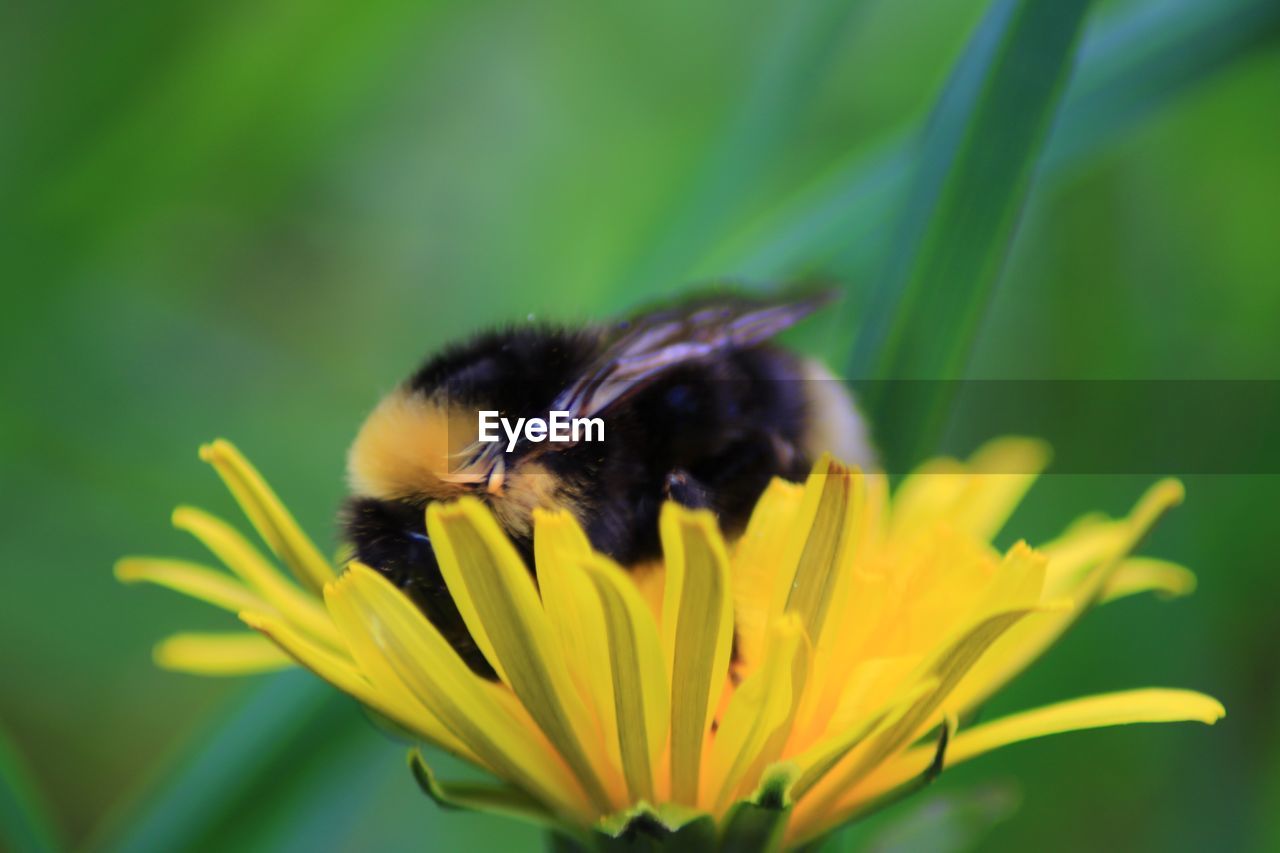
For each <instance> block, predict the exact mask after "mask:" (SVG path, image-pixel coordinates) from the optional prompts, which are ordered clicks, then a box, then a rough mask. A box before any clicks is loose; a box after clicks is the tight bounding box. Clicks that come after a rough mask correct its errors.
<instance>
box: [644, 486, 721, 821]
mask: <svg viewBox="0 0 1280 853" xmlns="http://www.w3.org/2000/svg"><path fill="white" fill-rule="evenodd" d="M659 527H660V529H661V533H662V552H663V555H664V557H665V561H666V565H667V581H666V589H665V601H664V602H663V605H662V617H663V625H662V641H663V651H664V653H665V655H666V677H667V680H668V683H669V684H670V685H671V798H672V799H673V800H675V801H676V802H679V803H684V804H685V805H695V804H696V803H697V801H698V790H699V787H700V773H701V769H702V754H703V748H704V746H705V745H706V737H707V733H708V730H709V729H710V726H711V720H712V717H713V716H714V715H715V711H716V702H717V701H718V699H719V697H720V694H721V693H722V692H723V690H724V685H725V678H726V677H727V675H728V668H729V653H730V648H731V646H732V645H733V601H732V597H731V592H730V588H729V558H728V555H727V554H726V553H725V547H724V541H723V540H722V539H721V538H720V531H719V530H718V529H717V527H716V522H715V516H713V515H712V514H711V513H710V512H707V511H706V510H699V511H696V512H694V511H690V510H687V509H684V508H683V507H680V506H678V505H677V504H674V503H668V504H666V505H665V506H664V507H663V508H662V515H661V519H660V523H659Z"/></svg>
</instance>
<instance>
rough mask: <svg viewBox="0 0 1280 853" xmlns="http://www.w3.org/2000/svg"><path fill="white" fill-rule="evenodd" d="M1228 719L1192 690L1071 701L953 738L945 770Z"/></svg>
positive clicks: (913, 757)
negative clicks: (1000, 752) (989, 757)
mask: <svg viewBox="0 0 1280 853" xmlns="http://www.w3.org/2000/svg"><path fill="white" fill-rule="evenodd" d="M1225 714H1226V711H1225V709H1224V708H1223V707H1222V703H1220V702H1219V701H1218V700H1217V699H1214V698H1213V697H1211V696H1206V695H1204V694H1203V693H1197V692H1196V691H1194V690H1176V689H1168V688H1145V689H1140V690H1122V691H1118V692H1116V693H1102V694H1098V695H1096V696H1085V697H1081V698H1079V699H1069V700H1067V701H1065V702H1058V703H1056V704H1053V705H1046V706H1044V707H1043V708H1036V709H1034V710H1030V711H1022V712H1020V713H1017V714H1011V715H1009V716H1007V717H1003V718H1001V719H998V720H991V721H990V722H986V723H982V724H980V725H977V726H974V727H973V728H971V729H968V730H966V731H962V732H960V733H959V734H958V735H956V736H955V737H954V738H952V740H951V743H950V745H949V746H948V748H947V753H946V766H947V767H952V766H954V765H956V764H959V763H961V762H962V761H968V760H969V759H971V758H976V757H978V756H979V755H982V754H984V753H987V752H990V751H992V750H993V749H998V748H1000V747H1002V746H1008V745H1009V744H1013V743H1018V742H1020V741H1024V740H1031V739H1033V738H1038V737H1045V736H1047V735H1054V734H1062V733H1064V732H1073V731H1083V730H1085V729H1098V728H1105V727H1107V726H1122V725H1129V724H1131V723H1177V722H1200V723H1205V724H1207V725H1213V723H1215V722H1216V721H1218V720H1219V719H1221V718H1222V717H1223V716H1224V715H1225ZM933 759H934V748H933V747H932V746H918V747H915V748H914V749H911V750H909V751H907V752H905V753H903V754H902V755H900V756H899V757H897V758H895V759H893V760H892V761H890V762H888V763H886V764H885V765H884V766H882V767H881V768H880V769H878V770H877V771H876V772H875V773H873V774H871V775H870V776H868V777H867V778H866V779H865V780H864V781H863V782H862V783H861V784H859V785H858V786H857V787H856V788H853V789H851V790H849V791H848V792H846V794H845V795H844V796H843V797H842V799H841V801H840V802H839V804H838V805H837V807H836V808H835V809H833V810H832V811H831V812H830V813H829V814H828V815H826V816H825V817H824V819H823V820H821V821H820V823H819V824H818V825H816V826H814V827H813V828H811V829H806V831H805V833H804V834H805V836H807V837H812V836H815V835H820V834H822V833H823V832H825V831H826V830H827V829H830V828H832V827H835V826H838V825H840V824H841V823H844V822H845V821H846V820H849V819H850V818H851V817H853V816H854V815H855V814H857V813H858V812H860V811H861V810H862V809H863V808H864V807H865V806H866V805H867V804H868V803H873V802H875V801H877V800H879V799H880V798H881V797H882V796H884V795H885V794H888V793H889V792H890V791H893V790H894V789H896V788H898V787H899V786H901V785H904V784H906V783H908V782H910V781H911V780H912V779H914V778H916V777H917V776H919V775H920V774H921V773H923V772H924V771H925V769H926V768H927V767H928V766H929V764H930V762H932V761H933Z"/></svg>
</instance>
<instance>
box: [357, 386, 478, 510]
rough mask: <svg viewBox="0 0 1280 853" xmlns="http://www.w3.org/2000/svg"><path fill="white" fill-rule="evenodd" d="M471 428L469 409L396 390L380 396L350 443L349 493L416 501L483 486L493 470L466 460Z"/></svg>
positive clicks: (442, 399) (447, 496) (473, 420)
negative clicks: (380, 398)
mask: <svg viewBox="0 0 1280 853" xmlns="http://www.w3.org/2000/svg"><path fill="white" fill-rule="evenodd" d="M477 432H478V426H477V419H476V409H475V408H474V407H472V406H462V405H458V404H456V403H450V402H449V398H448V397H447V396H446V395H443V394H425V393H423V392H421V391H418V390H415V389H414V388H412V387H411V386H407V385H406V386H403V387H401V388H398V389H396V390H395V391H393V392H392V393H391V394H388V395H387V396H386V397H384V398H383V399H382V402H380V403H379V404H378V406H377V408H375V409H374V410H373V412H372V413H371V414H370V415H369V417H368V418H367V419H366V420H365V422H364V425H363V426H362V427H361V428H360V432H359V434H358V435H357V436H356V440H355V442H354V443H353V444H352V445H351V450H350V452H349V453H348V454H347V479H348V482H349V484H350V487H351V493H352V494H353V495H359V496H365V497H371V498H378V499H380V500H389V501H404V500H408V501H413V502H417V503H418V504H419V505H421V504H423V503H425V502H426V501H429V500H449V499H451V498H456V497H459V496H461V495H463V494H466V493H467V492H469V491H475V490H477V489H483V488H485V487H486V486H487V485H488V482H489V480H490V478H491V476H493V474H494V472H493V471H491V470H482V468H480V467H478V466H476V465H474V464H471V457H472V456H473V455H474V447H475V442H476V437H477Z"/></svg>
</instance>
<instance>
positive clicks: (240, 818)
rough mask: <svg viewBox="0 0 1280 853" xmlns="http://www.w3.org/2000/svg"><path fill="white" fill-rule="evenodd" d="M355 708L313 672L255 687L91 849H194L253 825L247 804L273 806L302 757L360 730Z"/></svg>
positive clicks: (280, 677) (335, 745)
mask: <svg viewBox="0 0 1280 853" xmlns="http://www.w3.org/2000/svg"><path fill="white" fill-rule="evenodd" d="M350 705H351V703H350V700H347V699H346V698H345V697H343V696H342V695H341V694H339V693H337V692H336V691H334V690H333V689H332V688H330V687H329V686H328V685H327V684H325V683H323V682H321V681H320V680H319V679H316V678H315V677H313V676H312V675H311V674H310V673H304V672H292V673H283V674H280V675H277V676H273V677H270V678H268V679H267V680H266V681H264V682H262V683H261V684H255V686H254V687H253V688H252V689H251V690H250V691H249V692H248V695H247V697H246V698H245V699H243V700H242V701H241V702H240V703H239V704H238V705H237V706H236V707H235V708H234V709H233V710H232V711H231V712H230V713H229V715H228V716H226V717H225V718H221V719H220V720H218V722H217V723H215V724H214V725H213V726H212V728H211V731H210V732H209V733H208V735H207V736H206V737H203V738H198V739H197V740H196V741H195V742H194V744H193V745H192V748H191V751H190V753H189V754H188V755H186V756H184V757H182V758H181V759H180V760H179V761H178V763H177V765H176V766H175V767H173V768H171V769H170V770H169V772H168V773H165V774H163V775H162V776H161V777H160V778H159V779H157V780H156V783H155V785H154V787H153V788H152V789H151V790H150V791H148V792H146V793H145V794H144V796H143V797H142V798H141V799H140V800H139V801H138V802H137V803H135V804H134V805H133V806H132V807H126V808H125V809H124V810H123V811H122V812H120V813H118V814H117V815H115V819H114V820H112V821H111V822H109V823H108V824H107V825H106V826H105V827H104V828H103V830H101V831H100V832H99V833H98V836H99V837H98V838H97V840H96V841H95V842H94V843H92V844H91V845H90V846H91V847H93V848H94V849H104V848H105V849H110V850H120V851H129V850H138V851H150V850H178V849H188V848H191V847H194V846H199V844H200V843H201V842H202V841H205V840H207V839H208V837H209V836H210V835H211V834H213V833H216V832H218V831H220V830H222V829H225V827H226V826H227V825H228V824H230V823H234V822H247V818H248V815H247V813H246V810H245V808H244V807H245V804H246V803H248V804H256V805H257V806H258V807H259V808H270V806H269V805H268V804H269V803H271V802H273V800H274V798H275V796H278V789H279V788H280V787H281V786H282V784H283V783H284V781H285V780H288V779H290V778H291V777H292V776H293V771H291V769H290V768H294V767H296V766H297V765H298V764H299V763H300V762H301V760H302V756H304V755H312V756H314V755H315V754H317V753H322V752H324V751H333V750H335V749H337V748H338V747H340V745H341V744H342V743H343V742H344V741H345V740H346V739H348V738H349V737H351V736H352V734H353V733H358V732H359V731H360V725H361V724H360V722H359V721H358V720H355V719H352V715H351V713H350V712H351V708H350V707H349V706H350Z"/></svg>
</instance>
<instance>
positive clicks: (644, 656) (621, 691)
mask: <svg viewBox="0 0 1280 853" xmlns="http://www.w3.org/2000/svg"><path fill="white" fill-rule="evenodd" d="M581 565H582V567H583V568H584V569H586V571H587V574H588V576H589V577H590V578H591V581H592V583H593V584H594V585H595V589H596V594H597V595H599V597H600V606H601V610H602V612H603V614H604V623H605V637H606V638H607V640H608V644H609V657H610V659H611V660H612V662H613V666H612V674H613V696H614V708H615V710H616V712H617V729H618V746H619V751H620V752H621V755H622V771H623V774H624V776H625V777H626V780H627V788H628V789H629V790H630V800H631V801H632V802H634V801H636V800H641V799H643V800H649V801H651V802H652V801H653V800H655V799H656V796H655V794H656V791H655V787H654V779H655V775H656V773H655V771H656V768H657V766H658V762H659V759H660V757H661V754H662V752H663V750H664V749H665V748H666V745H667V727H668V722H669V716H668V715H669V714H670V701H669V694H668V689H667V680H666V671H665V669H664V667H663V664H662V644H661V642H660V641H659V639H658V626H657V625H655V624H654V621H653V615H652V614H651V613H650V612H649V609H648V608H647V607H646V606H645V604H644V601H643V600H642V599H641V598H640V593H639V592H638V591H637V590H636V588H635V585H634V584H632V583H631V581H630V579H628V578H627V576H626V574H625V573H624V572H623V570H622V569H621V568H619V567H618V566H616V565H614V564H613V563H612V562H611V561H609V560H608V559H606V558H604V557H600V556H598V555H593V556H591V557H587V558H584V559H583V561H582V563H581ZM597 642H598V640H597Z"/></svg>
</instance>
